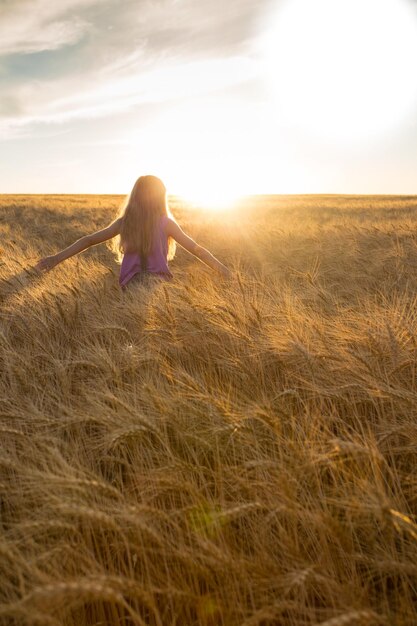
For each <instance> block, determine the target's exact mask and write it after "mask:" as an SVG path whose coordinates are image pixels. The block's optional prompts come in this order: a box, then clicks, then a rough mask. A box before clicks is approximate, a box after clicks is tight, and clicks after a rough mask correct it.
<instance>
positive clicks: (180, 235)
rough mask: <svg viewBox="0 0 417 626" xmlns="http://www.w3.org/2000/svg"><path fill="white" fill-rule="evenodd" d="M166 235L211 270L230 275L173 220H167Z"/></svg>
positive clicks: (221, 264) (226, 276) (228, 271)
mask: <svg viewBox="0 0 417 626" xmlns="http://www.w3.org/2000/svg"><path fill="white" fill-rule="evenodd" d="M166 234H167V235H168V236H170V237H172V238H173V239H175V241H176V242H177V243H179V244H180V246H182V247H183V248H185V249H186V250H187V252H190V253H191V254H194V256H196V257H197V258H198V259H200V261H203V263H205V264H206V265H208V266H209V267H211V268H212V269H213V270H216V271H218V272H220V273H221V274H222V275H223V276H224V277H225V278H229V277H230V270H229V269H228V268H227V267H226V266H225V265H223V263H220V261H219V260H218V259H216V257H215V256H213V255H212V254H211V252H209V251H208V250H206V248H203V247H202V246H199V245H198V243H196V242H195V241H194V239H191V237H189V236H188V235H186V234H185V232H184V231H183V230H182V229H181V228H180V227H179V226H178V224H176V223H175V222H174V221H173V220H168V224H167V233H166Z"/></svg>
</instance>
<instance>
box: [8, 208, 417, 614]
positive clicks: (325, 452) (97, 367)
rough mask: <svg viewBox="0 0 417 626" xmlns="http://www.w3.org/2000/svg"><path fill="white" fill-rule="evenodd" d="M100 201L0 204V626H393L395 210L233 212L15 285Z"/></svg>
mask: <svg viewBox="0 0 417 626" xmlns="http://www.w3.org/2000/svg"><path fill="white" fill-rule="evenodd" d="M119 201H120V198H117V197H100V196H90V197H71V196H56V197H47V196H45V197H42V196H33V197H29V196H26V197H16V196H3V197H2V198H1V200H0V207H1V214H0V217H1V222H0V229H1V233H2V242H3V243H2V248H3V249H2V254H1V257H0V262H1V265H0V276H1V281H0V300H1V331H0V360H1V387H0V414H1V421H0V429H1V452H0V467H1V469H0V488H1V529H2V534H1V540H0V577H1V578H0V580H1V584H0V601H1V604H0V623H1V624H2V625H3V624H4V625H5V626H6V625H7V626H29V625H30V626H32V625H33V626H35V625H36V626H87V625H89V626H90V625H91V626H92V625H95V626H98V625H99V624H100V625H111V626H116V625H117V626H119V625H120V626H122V625H123V626H136V625H144V624H146V625H150V626H194V625H195V626H197V625H201V626H215V625H216V626H217V625H224V626H235V625H236V626H237V625H241V626H272V625H276V626H310V625H318V624H321V625H322V626H347V625H349V626H360V625H362V626H365V625H367V626H378V625H387V626H391V625H395V626H415V624H416V623H417V608H416V607H417V525H416V521H417V476H416V472H415V461H416V445H417V420H416V418H417V378H416V376H417V307H416V305H417V295H416V294H417V273H416V268H417V239H416V232H417V199H416V198H411V197H410V198H390V197H386V198H383V197H381V198H355V197H336V196H324V197H291V198H263V199H255V198H252V199H250V200H248V201H246V202H245V203H243V204H242V206H241V210H240V213H239V218H237V214H236V213H233V212H230V213H229V214H225V215H223V216H220V215H216V214H206V215H203V214H202V213H200V212H198V211H194V212H193V211H192V210H190V209H189V208H188V209H187V207H184V206H181V204H180V203H179V202H178V201H174V202H173V210H174V213H175V214H176V215H177V216H178V217H179V219H180V222H181V224H182V225H183V226H184V227H185V228H186V229H187V230H188V231H189V232H190V233H191V234H192V235H194V236H195V237H196V238H197V239H198V241H199V242H200V243H202V244H203V245H206V246H208V247H209V248H211V249H212V251H213V252H214V253H215V254H217V255H218V256H219V257H220V258H221V259H222V260H225V262H227V263H228V264H229V265H230V266H232V267H233V268H234V269H235V270H236V271H237V279H236V280H234V281H233V282H232V283H230V284H225V283H222V281H219V280H218V279H217V278H216V277H215V276H214V274H212V273H210V271H209V270H206V269H205V268H204V267H203V266H202V265H200V264H199V263H198V262H197V261H195V260H193V259H192V258H191V257H189V256H188V255H186V254H185V253H184V252H183V251H179V253H178V256H177V259H176V260H175V261H174V262H173V263H172V269H173V271H174V274H175V280H174V281H173V282H172V283H170V284H161V285H157V286H155V288H153V289H145V288H144V287H143V286H140V285H137V286H136V287H134V288H132V290H131V291H129V292H126V293H122V292H121V291H120V290H119V287H118V283H117V278H118V267H117V266H116V265H115V263H114V260H113V257H112V255H111V253H110V251H109V250H108V249H107V248H106V247H104V246H101V247H97V248H95V249H92V250H90V251H88V252H86V253H84V255H82V256H80V257H77V258H74V259H70V260H69V261H67V262H66V263H64V264H62V265H60V266H58V267H57V268H55V269H54V270H53V271H51V272H50V273H49V274H46V275H43V276H41V277H37V276H35V275H33V274H32V273H31V272H30V271H28V270H27V268H28V267H29V266H30V265H31V263H33V262H34V261H35V260H36V259H37V258H38V257H39V256H40V255H41V254H45V253H51V252H54V251H56V250H57V249H58V248H60V247H63V246H65V245H67V244H69V243H71V242H72V241H73V240H74V239H76V238H78V237H79V236H81V235H82V234H85V233H87V232H89V231H91V230H93V229H95V228H98V227H101V226H103V225H104V224H106V223H107V222H108V221H109V219H110V218H111V217H112V216H113V215H114V213H115V208H116V207H117V206H118V204H119Z"/></svg>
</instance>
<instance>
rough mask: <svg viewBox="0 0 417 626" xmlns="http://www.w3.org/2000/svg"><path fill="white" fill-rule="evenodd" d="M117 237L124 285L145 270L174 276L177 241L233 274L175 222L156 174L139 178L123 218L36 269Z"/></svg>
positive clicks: (217, 266)
mask: <svg viewBox="0 0 417 626" xmlns="http://www.w3.org/2000/svg"><path fill="white" fill-rule="evenodd" d="M116 236H118V241H117V242H116V244H115V245H114V246H113V249H114V250H115V251H116V253H117V254H118V257H119V260H121V261H122V263H121V268H120V277H119V283H120V285H121V286H122V288H124V287H125V286H126V285H127V284H128V283H129V282H130V281H131V280H132V278H133V277H134V276H137V277H142V276H144V275H145V272H146V274H147V275H149V274H150V275H157V276H161V277H164V278H166V279H168V278H171V277H172V274H171V272H170V271H169V268H168V261H170V260H171V259H173V258H174V255H175V242H178V243H179V244H180V245H181V246H182V247H183V248H185V249H186V250H188V252H191V254H194V255H195V256H196V257H197V258H198V259H200V260H201V261H203V262H204V263H206V264H207V265H208V266H209V267H211V268H212V269H214V270H217V271H218V272H220V274H222V275H223V276H225V277H229V276H230V272H229V270H228V269H227V267H225V266H224V265H223V264H222V263H220V261H218V260H217V259H216V258H215V257H214V256H213V255H212V254H210V252H209V251H208V250H206V249H205V248H202V247H201V246H199V245H198V244H197V243H196V242H195V241H193V239H191V237H189V236H188V235H186V234H185V233H184V231H183V230H181V228H180V227H179V226H178V224H177V223H176V222H175V221H174V219H173V218H172V215H171V213H170V211H169V208H168V204H167V192H166V189H165V186H164V184H163V182H162V181H161V180H160V179H159V178H157V177H156V176H141V177H140V178H138V180H137V181H136V183H135V185H134V187H133V189H132V192H131V194H130V196H128V198H127V201H126V203H125V205H124V207H122V210H121V212H120V215H119V217H118V218H117V219H116V220H115V221H114V222H113V223H112V224H110V225H109V226H107V228H104V229H103V230H99V231H97V232H95V233H93V234H92V235H86V236H85V237H82V238H81V239H78V241H76V242H75V243H73V244H72V245H71V246H68V248H65V249H64V250H61V252H58V254H54V255H52V256H48V257H45V258H44V259H41V260H40V261H39V262H38V263H37V265H36V266H35V269H37V270H50V269H52V268H53V267H54V266H55V265H58V263H61V262H62V261H65V259H68V258H69V257H71V256H74V254H78V253H79V252H82V251H83V250H86V249H87V248H89V247H90V246H95V245H97V244H98V243H103V241H107V240H109V239H112V238H113V237H116Z"/></svg>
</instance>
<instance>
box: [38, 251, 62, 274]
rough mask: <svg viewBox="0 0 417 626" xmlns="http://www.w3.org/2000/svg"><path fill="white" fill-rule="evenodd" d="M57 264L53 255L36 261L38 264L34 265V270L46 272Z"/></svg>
mask: <svg viewBox="0 0 417 626" xmlns="http://www.w3.org/2000/svg"><path fill="white" fill-rule="evenodd" d="M57 263H58V260H57V258H56V255H55V254H53V255H52V256H46V257H45V258H43V259H41V260H40V261H38V263H37V264H36V265H35V270H38V271H45V272H47V271H49V270H51V269H52V268H53V267H55V265H57Z"/></svg>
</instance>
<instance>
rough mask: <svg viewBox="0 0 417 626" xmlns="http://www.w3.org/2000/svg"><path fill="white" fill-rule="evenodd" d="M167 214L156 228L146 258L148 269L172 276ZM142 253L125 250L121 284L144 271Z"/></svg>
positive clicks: (148, 270) (121, 269)
mask: <svg viewBox="0 0 417 626" xmlns="http://www.w3.org/2000/svg"><path fill="white" fill-rule="evenodd" d="M167 221H168V216H167V215H162V216H161V218H160V220H159V223H158V224H157V228H156V229H155V233H154V238H153V242H152V247H151V251H150V253H149V254H148V256H147V258H146V271H147V272H150V273H152V274H158V275H161V276H166V277H169V278H171V277H172V274H171V272H170V271H169V268H168V258H167V257H168V237H167V235H166V224H167ZM142 271H143V268H142V263H141V258H140V255H139V254H138V253H137V252H125V254H124V255H123V260H122V265H121V268H120V277H119V283H120V285H122V286H124V285H126V284H127V283H128V282H129V281H130V280H131V279H132V278H133V276H135V275H136V274H138V273H139V272H142Z"/></svg>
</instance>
